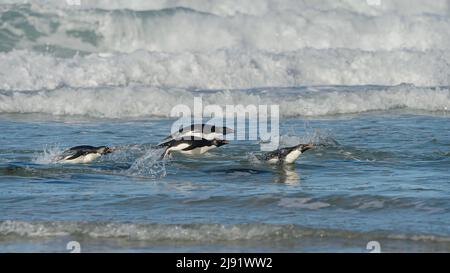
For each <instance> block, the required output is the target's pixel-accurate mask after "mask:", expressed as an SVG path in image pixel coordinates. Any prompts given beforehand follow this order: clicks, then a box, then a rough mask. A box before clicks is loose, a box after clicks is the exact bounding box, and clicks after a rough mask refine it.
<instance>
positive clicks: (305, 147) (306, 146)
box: [297, 144, 314, 153]
mask: <svg viewBox="0 0 450 273" xmlns="http://www.w3.org/2000/svg"><path fill="white" fill-rule="evenodd" d="M297 147H298V149H299V150H300V152H302V153H304V152H305V151H307V150H309V149H312V148H314V145H313V144H300V145H298V146H297Z"/></svg>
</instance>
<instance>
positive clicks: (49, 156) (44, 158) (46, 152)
mask: <svg viewBox="0 0 450 273" xmlns="http://www.w3.org/2000/svg"><path fill="white" fill-rule="evenodd" d="M62 152H63V149H62V148H61V146H60V145H59V144H50V145H49V144H45V145H44V147H43V151H42V153H38V154H36V155H35V157H34V159H33V160H32V162H33V163H36V164H56V163H58V160H59V156H60V155H61V154H62Z"/></svg>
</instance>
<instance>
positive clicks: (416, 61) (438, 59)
mask: <svg viewBox="0 0 450 273" xmlns="http://www.w3.org/2000/svg"><path fill="white" fill-rule="evenodd" d="M0 71H2V73H0V89H3V90H42V89H54V88H57V87H59V86H64V85H67V86H72V87H97V86H123V85H129V84H131V83H139V84H146V85H151V86H160V87H165V86H170V87H183V88H204V89H220V88H232V89H236V88H254V87H264V86H299V85H362V84H379V85H396V84H400V83H403V82H408V83H414V84H416V85H422V86H443V85H450V74H449V73H448V71H450V51H440V50H439V51H435V50H432V51H428V52H426V53H425V52H420V51H403V50H400V51H378V52H367V51H360V50H348V49H326V50H317V49H302V50H299V51H295V52H285V53H282V54H275V53H268V52H261V51H254V52H246V51H242V50H220V51H213V52H206V53H190V52H184V53H161V52H147V51H138V52H134V53H132V54H109V55H106V56H105V55H98V54H93V55H90V56H87V57H79V56H78V57H77V56H76V57H73V58H69V59H65V58H56V57H52V56H49V55H43V54H40V53H35V52H29V51H12V52H8V53H0Z"/></svg>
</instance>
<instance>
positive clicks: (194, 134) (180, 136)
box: [173, 131, 223, 140]
mask: <svg viewBox="0 0 450 273" xmlns="http://www.w3.org/2000/svg"><path fill="white" fill-rule="evenodd" d="M192 137H194V139H195V138H197V139H202V138H203V139H206V140H213V139H215V138H217V139H222V138H223V135H222V134H217V133H202V132H193V131H189V132H184V133H179V134H176V135H174V136H173V138H174V139H184V138H185V139H191V138H192Z"/></svg>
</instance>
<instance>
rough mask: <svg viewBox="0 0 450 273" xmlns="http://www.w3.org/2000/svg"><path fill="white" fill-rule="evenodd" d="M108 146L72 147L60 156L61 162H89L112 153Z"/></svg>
mask: <svg viewBox="0 0 450 273" xmlns="http://www.w3.org/2000/svg"><path fill="white" fill-rule="evenodd" d="M112 151H113V150H112V149H111V148H108V147H106V146H99V147H93V146H88V145H82V146H76V147H72V148H70V149H69V150H66V151H64V152H63V153H62V154H61V155H60V156H59V158H58V162H59V163H74V164H79V163H89V162H92V161H94V160H95V159H97V158H99V157H100V156H102V155H105V154H109V153H112Z"/></svg>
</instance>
